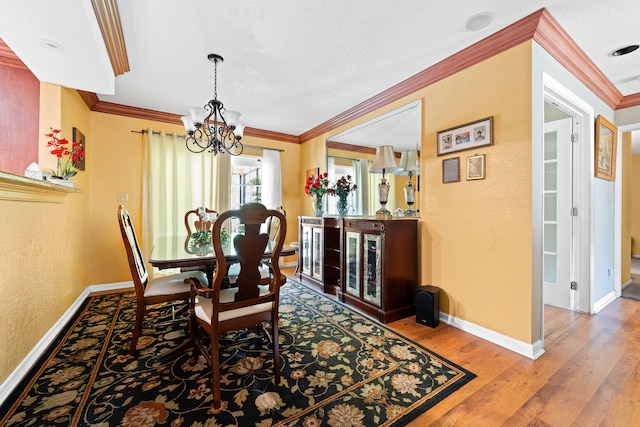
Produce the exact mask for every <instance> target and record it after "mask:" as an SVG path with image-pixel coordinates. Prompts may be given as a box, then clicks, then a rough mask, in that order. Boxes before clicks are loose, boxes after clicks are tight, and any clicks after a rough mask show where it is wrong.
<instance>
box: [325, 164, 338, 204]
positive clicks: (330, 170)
mask: <svg viewBox="0 0 640 427" xmlns="http://www.w3.org/2000/svg"><path fill="white" fill-rule="evenodd" d="M327 174H328V175H329V182H330V183H334V182H335V181H336V178H337V177H336V159H335V158H334V157H331V156H330V157H327ZM330 185H331V184H330ZM336 203H337V201H336V198H335V197H330V196H329V195H327V196H325V204H326V205H327V213H328V214H329V215H335V214H337V213H338V208H337V207H336Z"/></svg>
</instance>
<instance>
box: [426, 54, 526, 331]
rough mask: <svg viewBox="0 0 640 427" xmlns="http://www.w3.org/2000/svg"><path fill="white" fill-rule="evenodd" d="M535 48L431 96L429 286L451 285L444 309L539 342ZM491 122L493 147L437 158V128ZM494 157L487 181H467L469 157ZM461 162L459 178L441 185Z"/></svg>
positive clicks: (487, 64) (493, 62)
mask: <svg viewBox="0 0 640 427" xmlns="http://www.w3.org/2000/svg"><path fill="white" fill-rule="evenodd" d="M531 96H532V95H531V43H528V42H527V43H523V44H521V45H519V46H516V47H515V48H512V49H510V50H508V51H505V52H503V53H501V54H499V55H496V56H494V57H492V58H490V59H488V60H486V61H483V62H482V63H479V64H477V65H474V66H473V67H470V68H468V69H466V70H464V71H463V72H460V73H458V74H456V75H454V76H451V77H449V78H447V79H444V80H442V81H440V82H438V83H436V84H434V85H432V86H430V87H429V88H427V90H426V91H425V104H424V105H425V117H424V123H425V124H426V125H425V127H426V129H424V134H425V139H424V140H423V145H422V153H423V154H422V156H423V157H422V159H423V160H422V161H423V163H422V169H423V170H422V173H423V175H422V177H421V179H423V181H422V182H423V193H422V197H423V198H422V206H421V208H422V218H423V220H424V228H423V233H422V236H421V242H422V258H421V263H422V266H423V270H422V281H423V283H424V284H432V285H435V286H439V287H441V288H442V289H443V291H444V292H443V294H444V298H442V301H441V309H442V310H443V311H444V312H446V313H448V314H450V315H453V316H456V317H457V318H460V319H463V320H466V321H469V322H472V323H474V324H476V325H479V326H483V327H485V328H488V329H491V330H493V331H496V332H499V333H501V334H504V335H507V336H509V337H512V338H515V339H517V340H520V341H522V342H525V343H530V342H531V339H532V337H531V318H532V299H531V292H532V279H531V277H532V265H531V256H532V252H531V248H532V236H531V228H532V216H531V215H532V214H531V212H532V210H531V209H532V206H531V161H532V160H531V105H532V102H531ZM488 116H493V118H494V121H493V125H494V129H493V133H494V145H493V146H485V147H480V148H477V149H474V150H469V151H460V152H457V153H453V154H449V155H446V156H442V157H437V155H436V152H437V150H436V134H437V132H438V131H439V130H442V129H447V128H450V127H454V126H456V125H460V124H464V123H468V122H470V121H473V120H479V119H482V118H484V117H488ZM475 154H485V155H486V179H483V180H478V181H466V179H465V176H466V158H467V156H472V155H475ZM458 156H459V157H460V165H461V168H460V175H461V181H460V182H457V183H449V184H443V183H442V160H443V159H444V158H452V157H458Z"/></svg>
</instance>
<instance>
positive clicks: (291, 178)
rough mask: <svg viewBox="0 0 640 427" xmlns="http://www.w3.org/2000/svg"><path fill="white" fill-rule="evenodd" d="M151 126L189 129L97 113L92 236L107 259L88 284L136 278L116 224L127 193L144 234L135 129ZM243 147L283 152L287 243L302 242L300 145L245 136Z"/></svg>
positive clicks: (98, 262) (98, 261)
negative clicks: (121, 198) (299, 224)
mask: <svg viewBox="0 0 640 427" xmlns="http://www.w3.org/2000/svg"><path fill="white" fill-rule="evenodd" d="M149 128H152V129H154V130H163V131H165V132H171V133H172V132H176V133H178V134H184V128H183V127H182V126H178V125H170V124H166V123H158V122H153V121H150V120H142V119H134V118H130V117H121V116H114V115H111V114H104V113H92V134H93V138H92V141H90V143H91V145H92V147H93V149H94V150H95V154H93V152H92V155H93V157H94V163H92V165H91V167H92V170H91V175H90V176H91V185H92V188H93V192H92V198H91V223H90V233H91V235H92V246H93V247H94V248H95V251H96V253H98V254H103V255H104V256H92V257H91V258H90V259H89V261H88V262H89V284H102V283H112V282H120V281H129V280H131V273H130V272H129V267H128V263H127V258H126V256H125V255H124V247H123V245H122V238H121V237H120V231H119V229H118V223H117V208H118V205H119V204H120V202H118V199H117V195H118V193H127V194H128V197H129V200H128V202H124V204H125V205H126V206H127V210H129V213H130V214H131V216H132V219H133V220H134V227H136V229H137V230H142V218H141V214H142V134H140V133H134V132H131V131H132V130H133V131H140V130H142V129H149ZM243 143H245V144H247V145H255V146H259V147H265V148H273V149H282V150H284V151H283V152H282V154H281V163H282V183H283V188H282V202H283V206H284V208H285V210H286V211H287V219H288V220H289V221H288V222H287V237H286V242H287V243H289V242H292V241H297V239H298V230H297V218H298V215H299V214H300V206H299V198H298V194H297V189H296V187H297V182H298V176H299V164H300V163H299V158H300V145H297V144H291V143H286V142H279V141H273V140H268V139H260V138H252V137H245V138H243ZM202 155H210V154H208V153H203V154H202ZM292 183H293V184H294V185H292ZM140 232H141V231H138V233H140ZM294 260H295V257H290V258H285V262H293V261H294Z"/></svg>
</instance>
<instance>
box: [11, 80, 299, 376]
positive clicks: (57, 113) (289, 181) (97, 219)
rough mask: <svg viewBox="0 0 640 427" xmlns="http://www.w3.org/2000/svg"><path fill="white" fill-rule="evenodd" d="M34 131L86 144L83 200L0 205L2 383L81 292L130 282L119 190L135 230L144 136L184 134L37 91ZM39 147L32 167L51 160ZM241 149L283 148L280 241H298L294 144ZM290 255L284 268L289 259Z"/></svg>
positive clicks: (60, 92) (69, 96)
mask: <svg viewBox="0 0 640 427" xmlns="http://www.w3.org/2000/svg"><path fill="white" fill-rule="evenodd" d="M39 123H40V125H39V127H40V131H41V132H40V133H41V134H44V133H45V132H49V131H50V130H49V129H50V128H51V127H53V128H60V129H61V131H62V136H63V137H66V138H67V139H69V140H71V135H72V128H73V127H76V128H78V129H79V130H80V131H81V132H82V133H83V134H84V135H85V139H86V152H87V154H86V159H85V160H86V161H85V164H86V171H85V172H79V173H78V174H77V175H76V176H75V177H74V178H73V179H74V180H75V181H76V188H79V189H81V190H82V193H79V194H77V193H74V194H69V195H67V196H66V198H65V201H64V203H29V202H12V201H0V223H2V225H3V226H2V227H0V250H1V251H2V253H3V254H4V255H3V257H4V259H3V262H2V263H0V294H1V295H2V296H3V298H0V324H1V325H2V327H1V328H0V342H3V343H6V344H7V345H5V346H2V347H0V382H1V381H4V380H5V379H6V377H7V376H8V375H9V374H11V372H12V371H13V370H14V369H15V368H16V366H17V365H18V364H19V363H20V362H21V361H22V360H23V359H24V358H25V357H26V356H27V354H28V353H29V351H31V349H32V348H33V347H34V346H35V345H36V344H37V342H38V341H39V340H40V339H41V338H42V336H43V335H44V334H45V333H46V332H47V331H48V330H49V329H50V328H51V327H52V326H53V324H54V323H55V322H56V321H57V320H58V319H59V318H60V317H61V316H62V315H63V314H64V312H65V311H66V310H67V309H68V308H69V307H70V305H71V304H72V303H73V302H74V301H75V300H76V299H77V297H78V296H79V295H80V293H81V292H82V291H83V290H84V289H85V288H86V287H87V286H88V285H94V284H106V283H116V282H122V281H130V280H131V274H130V272H129V267H128V264H127V258H126V254H125V252H124V246H123V244H122V238H121V237H120V231H119V229H118V223H117V206H118V205H119V203H120V202H118V200H117V194H118V193H119V192H123V193H128V195H129V201H128V202H126V203H125V204H126V205H127V208H128V209H129V211H130V213H131V215H132V218H133V220H134V225H135V227H136V228H137V229H138V230H141V229H142V219H141V217H140V215H141V206H142V202H141V197H142V168H141V164H142V144H141V141H142V135H141V134H139V133H132V132H131V131H132V130H137V131H139V130H142V129H147V128H153V129H156V130H164V131H168V132H174V131H175V132H178V133H184V129H183V128H182V126H175V125H169V124H166V123H158V122H153V121H149V120H140V119H133V118H128V117H122V116H114V115H110V114H104V113H93V112H90V111H89V109H88V108H87V106H86V104H85V103H84V101H83V100H82V98H81V97H80V96H79V95H78V93H77V91H75V90H70V89H63V88H61V87H60V86H57V85H50V84H46V83H42V84H41V114H40V122H39ZM45 140H46V138H45V137H44V136H42V137H41V140H40V152H39V155H40V158H39V161H38V163H39V164H40V165H41V166H42V167H43V168H44V167H47V168H54V167H55V165H56V161H55V159H54V158H53V156H52V155H51V154H50V153H49V152H48V151H47V150H46V148H43V147H44V141H45ZM243 142H245V143H246V144H248V145H256V146H261V147H265V148H273V149H283V150H284V152H283V153H282V181H283V195H282V198H283V205H284V207H285V209H286V210H287V218H288V219H290V222H288V230H287V238H286V241H287V242H291V241H296V240H297V238H298V236H297V232H298V230H297V217H298V216H299V215H300V214H301V212H300V197H299V192H298V187H299V186H298V183H299V176H300V162H299V160H300V157H301V154H300V151H301V147H300V145H298V144H291V143H285V142H279V141H272V140H267V139H259V138H252V137H245V138H244V139H243ZM295 259H296V258H295V257H289V258H286V259H285V262H293V261H295Z"/></svg>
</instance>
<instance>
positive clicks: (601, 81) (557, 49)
mask: <svg viewBox="0 0 640 427" xmlns="http://www.w3.org/2000/svg"><path fill="white" fill-rule="evenodd" d="M533 40H535V41H536V42H537V43H538V44H539V45H540V46H541V47H542V48H543V49H544V50H546V51H547V52H548V53H549V54H550V55H551V56H553V57H554V58H555V59H556V60H557V61H558V62H559V63H560V64H562V66H563V67H565V68H566V69H567V70H569V71H570V72H571V74H573V75H574V76H575V77H576V78H577V79H578V80H580V81H581V82H582V83H583V84H584V85H585V86H587V87H588V88H589V89H590V90H591V91H592V92H593V93H595V94H596V96H598V97H599V98H600V99H602V101H604V102H605V103H606V104H607V105H608V106H609V107H611V108H612V109H614V110H615V109H616V108H619V107H618V104H619V103H620V101H621V100H622V93H620V91H619V90H618V89H617V88H616V87H615V86H614V85H613V83H611V81H609V79H608V78H607V77H606V76H605V75H604V74H603V73H602V71H600V69H599V68H598V67H597V66H596V64H594V63H593V61H592V60H591V59H590V58H589V57H588V56H587V54H586V53H584V51H583V50H582V49H580V46H578V45H577V43H576V42H575V41H573V39H572V38H571V37H569V34H567V32H566V31H565V30H564V29H563V28H562V27H561V26H560V24H558V21H556V20H555V19H554V18H553V17H552V16H551V15H550V14H549V12H547V11H546V10H545V9H542V13H541V15H540V20H539V22H538V27H537V29H536V32H535V34H534V35H533Z"/></svg>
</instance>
